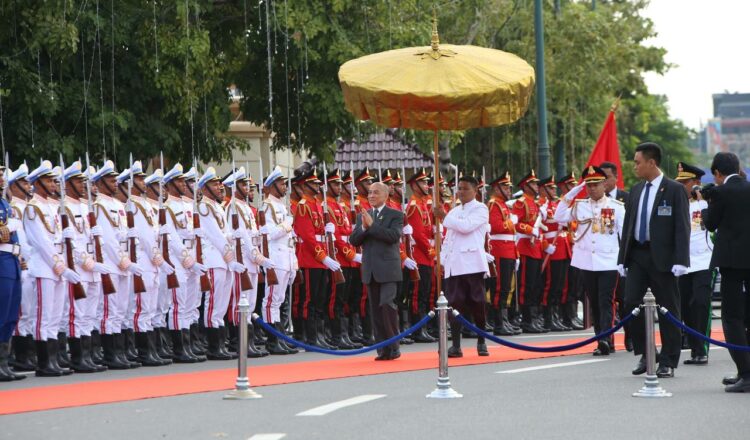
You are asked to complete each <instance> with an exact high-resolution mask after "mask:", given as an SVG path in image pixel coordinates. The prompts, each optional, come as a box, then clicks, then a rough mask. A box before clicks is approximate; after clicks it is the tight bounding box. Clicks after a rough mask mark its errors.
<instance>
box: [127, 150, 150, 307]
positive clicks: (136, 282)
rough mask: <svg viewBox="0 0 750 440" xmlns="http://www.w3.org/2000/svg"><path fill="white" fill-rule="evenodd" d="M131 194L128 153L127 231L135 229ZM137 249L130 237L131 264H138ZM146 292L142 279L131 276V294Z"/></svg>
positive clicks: (131, 174)
mask: <svg viewBox="0 0 750 440" xmlns="http://www.w3.org/2000/svg"><path fill="white" fill-rule="evenodd" d="M132 192H133V153H130V179H128V201H127V202H126V205H127V209H125V218H126V219H127V222H128V229H133V228H135V215H134V213H133V212H134V211H135V206H134V205H133V201H132V200H131V194H132ZM136 251H137V249H136V245H135V237H131V238H129V239H128V253H129V257H130V261H131V262H132V263H137V262H138V256H137V255H138V254H137V252H136ZM145 291H146V284H145V283H144V282H143V277H141V276H140V275H135V274H134V275H133V292H134V293H143V292H145Z"/></svg>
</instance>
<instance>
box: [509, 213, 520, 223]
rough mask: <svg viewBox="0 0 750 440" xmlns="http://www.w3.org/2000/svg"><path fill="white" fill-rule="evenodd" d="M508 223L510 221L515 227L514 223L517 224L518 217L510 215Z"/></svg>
mask: <svg viewBox="0 0 750 440" xmlns="http://www.w3.org/2000/svg"><path fill="white" fill-rule="evenodd" d="M510 221H512V222H513V224H514V225H515V224H516V223H518V216H517V215H515V214H511V215H510Z"/></svg>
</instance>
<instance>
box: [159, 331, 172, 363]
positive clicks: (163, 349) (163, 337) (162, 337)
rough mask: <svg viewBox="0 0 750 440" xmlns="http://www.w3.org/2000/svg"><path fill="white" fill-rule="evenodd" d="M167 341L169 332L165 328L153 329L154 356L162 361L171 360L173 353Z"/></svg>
mask: <svg viewBox="0 0 750 440" xmlns="http://www.w3.org/2000/svg"><path fill="white" fill-rule="evenodd" d="M169 340H170V336H169V330H167V328H166V327H159V328H155V329H154V346H155V347H156V354H158V355H159V357H160V358H162V359H172V355H173V353H172V350H171V349H170V348H169V343H168V341H169Z"/></svg>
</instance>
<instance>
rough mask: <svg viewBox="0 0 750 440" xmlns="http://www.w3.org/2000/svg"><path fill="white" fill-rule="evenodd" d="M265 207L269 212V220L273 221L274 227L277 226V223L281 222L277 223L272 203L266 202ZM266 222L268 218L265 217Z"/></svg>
mask: <svg viewBox="0 0 750 440" xmlns="http://www.w3.org/2000/svg"><path fill="white" fill-rule="evenodd" d="M265 205H266V206H268V209H270V210H271V219H273V223H274V224H276V225H278V224H279V223H281V222H279V221H278V219H276V210H275V209H273V203H268V202H266V203H265ZM266 221H268V216H266Z"/></svg>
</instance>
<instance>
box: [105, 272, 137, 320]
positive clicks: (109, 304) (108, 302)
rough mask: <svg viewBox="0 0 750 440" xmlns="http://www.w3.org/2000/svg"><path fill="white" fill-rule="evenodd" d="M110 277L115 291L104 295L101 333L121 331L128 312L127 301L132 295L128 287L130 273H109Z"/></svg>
mask: <svg viewBox="0 0 750 440" xmlns="http://www.w3.org/2000/svg"><path fill="white" fill-rule="evenodd" d="M110 278H112V284H114V285H115V289H116V290H117V291H116V292H115V293H112V294H110V295H104V301H103V303H102V319H101V324H100V327H101V328H100V329H99V332H101V334H103V335H105V334H106V335H113V334H116V333H120V332H121V331H122V329H123V328H124V327H123V324H124V323H125V316H126V315H127V312H128V302H129V301H130V297H131V296H132V295H133V293H132V288H130V280H129V278H130V275H116V274H111V275H110Z"/></svg>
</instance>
